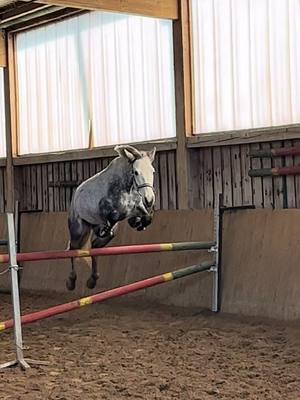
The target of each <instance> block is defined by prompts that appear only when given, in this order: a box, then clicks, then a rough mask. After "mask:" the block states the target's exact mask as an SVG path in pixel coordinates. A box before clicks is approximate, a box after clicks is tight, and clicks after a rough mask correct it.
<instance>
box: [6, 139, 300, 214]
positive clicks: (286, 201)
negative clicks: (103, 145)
mask: <svg viewBox="0 0 300 400" xmlns="http://www.w3.org/2000/svg"><path fill="white" fill-rule="evenodd" d="M282 146H286V147H290V146H300V140H299V139H295V140H285V141H273V142H262V143H251V144H238V145H222V146H212V147H199V148H190V149H188V160H189V193H188V198H189V207H190V208H194V209H202V208H213V206H214V202H215V199H216V197H217V195H218V193H219V192H222V193H223V199H224V204H225V205H226V206H230V207H234V206H241V205H255V206H256V207H257V208H275V209H281V208H300V176H287V177H263V178H260V177H257V178H256V177H255V178H250V177H249V176H248V171H249V169H251V168H253V169H254V168H255V169H257V168H268V167H279V166H290V165H300V156H294V157H292V156H289V157H277V158H274V159H271V158H263V159H257V158H252V159H251V158H250V157H249V151H250V150H254V149H267V148H271V147H272V148H274V147H282ZM111 159H112V158H109V157H105V158H96V159H88V160H81V161H78V160H76V161H62V162H51V163H45V164H34V165H22V166H17V167H16V168H15V181H16V188H17V197H18V198H19V199H20V209H21V210H23V211H50V212H51V211H66V210H68V207H69V204H70V201H71V197H72V193H73V190H74V187H73V188H72V187H66V186H58V184H59V183H60V182H72V181H73V182H74V181H75V182H81V181H82V180H85V179H87V178H89V177H90V176H92V175H93V174H95V173H96V172H98V171H100V170H102V169H103V168H105V167H106V166H107V165H108V163H109V162H110V160H111ZM155 169H156V176H155V189H156V194H157V202H156V208H157V209H162V210H168V209H176V208H178V206H177V205H178V198H177V174H176V150H164V151H160V152H158V153H157V156H156V160H155ZM3 187H4V169H3V168H0V212H1V211H3V209H4V196H3Z"/></svg>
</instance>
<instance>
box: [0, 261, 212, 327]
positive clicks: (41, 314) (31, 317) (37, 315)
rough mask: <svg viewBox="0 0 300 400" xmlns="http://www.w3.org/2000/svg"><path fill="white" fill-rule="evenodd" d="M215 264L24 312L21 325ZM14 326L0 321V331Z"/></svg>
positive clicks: (171, 273)
mask: <svg viewBox="0 0 300 400" xmlns="http://www.w3.org/2000/svg"><path fill="white" fill-rule="evenodd" d="M214 265H215V263H214V261H204V262H202V263H201V264H199V265H192V266H190V267H186V268H182V269H178V270H176V271H173V272H167V273H165V274H161V275H156V276H153V277H152V278H148V279H144V280H142V281H137V282H134V283H131V284H129V285H125V286H120V287H117V288H114V289H111V290H107V291H105V292H101V293H97V294H95V295H92V296H88V297H83V298H81V299H79V300H74V301H71V302H70V303H65V304H60V305H58V306H54V307H50V308H47V309H45V310H41V311H37V312H34V313H30V314H26V315H23V316H22V317H21V323H22V325H26V324H30V323H32V322H36V321H40V320H43V319H46V318H49V317H53V316H55V315H58V314H63V313H65V312H68V311H72V310H75V309H77V308H81V307H84V306H87V305H90V304H95V303H100V302H103V301H105V300H108V299H113V298H115V297H120V296H124V295H125V294H128V293H133V292H137V291H139V290H141V289H145V288H148V287H152V286H156V285H159V284H161V283H166V282H170V281H172V280H175V279H180V278H183V277H185V276H188V275H192V274H196V273H198V272H202V271H210V270H211V268H213V267H214ZM13 326H14V320H13V319H10V320H8V321H4V322H1V323H0V331H4V330H6V329H10V328H12V327H13Z"/></svg>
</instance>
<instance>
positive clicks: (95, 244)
mask: <svg viewBox="0 0 300 400" xmlns="http://www.w3.org/2000/svg"><path fill="white" fill-rule="evenodd" d="M116 227H117V225H115V226H114V227H113V229H112V230H111V231H110V232H109V233H108V234H107V235H106V236H100V233H101V232H102V228H100V227H96V228H95V229H94V233H93V237H92V249H95V248H101V247H104V246H106V245H107V244H108V243H109V242H110V241H111V240H112V239H113V238H114V237H115V231H116ZM98 279H99V274H98V270H97V257H93V256H92V272H91V276H90V277H89V279H88V280H87V282H86V285H87V287H88V288H89V289H94V287H95V286H96V283H97V280H98Z"/></svg>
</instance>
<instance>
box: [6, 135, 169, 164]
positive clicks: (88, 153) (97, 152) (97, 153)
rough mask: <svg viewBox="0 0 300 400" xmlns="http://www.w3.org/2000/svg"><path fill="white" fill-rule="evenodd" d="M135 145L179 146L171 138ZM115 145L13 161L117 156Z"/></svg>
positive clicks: (36, 161)
mask: <svg viewBox="0 0 300 400" xmlns="http://www.w3.org/2000/svg"><path fill="white" fill-rule="evenodd" d="M131 144H132V145H133V146H135V147H137V148H138V149H141V150H150V149H152V148H153V147H154V146H155V147H156V149H157V151H168V150H175V149H176V147H177V143H176V140H174V139H170V140H165V141H150V142H149V141H148V142H139V143H131ZM114 147H115V146H106V147H99V148H96V149H91V150H71V151H62V152H58V153H44V154H31V155H28V156H27V155H26V156H18V157H14V159H13V163H14V165H16V166H20V165H32V164H45V163H51V162H61V161H76V160H77V161H78V160H87V159H92V158H101V157H105V158H106V157H115V156H116V155H117V153H116V152H115V151H114Z"/></svg>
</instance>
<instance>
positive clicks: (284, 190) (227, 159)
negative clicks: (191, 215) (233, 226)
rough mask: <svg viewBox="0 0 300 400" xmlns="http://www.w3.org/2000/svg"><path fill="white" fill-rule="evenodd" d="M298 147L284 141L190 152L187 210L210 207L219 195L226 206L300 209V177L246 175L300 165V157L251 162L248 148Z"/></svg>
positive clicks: (296, 144) (200, 149) (292, 142)
mask: <svg viewBox="0 0 300 400" xmlns="http://www.w3.org/2000/svg"><path fill="white" fill-rule="evenodd" d="M299 145H300V140H286V141H274V142H270V143H253V144H241V145H232V146H219V147H202V148H195V149H191V150H190V187H189V199H190V204H189V205H190V207H191V208H196V209H199V208H212V207H213V206H214V204H215V199H216V198H217V195H218V193H219V192H222V193H223V199H224V200H223V201H224V205H226V206H229V207H235V206H242V205H252V204H253V205H255V206H256V207H258V208H261V207H263V208H277V209H280V208H300V176H287V177H263V178H261V177H257V178H256V177H255V178H250V177H249V176H248V171H249V169H257V168H269V167H281V166H291V165H300V156H295V157H292V156H289V157H276V158H273V159H271V158H263V159H258V158H252V159H250V157H249V150H250V149H251V150H254V149H269V148H275V147H283V146H286V147H290V146H299Z"/></svg>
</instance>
